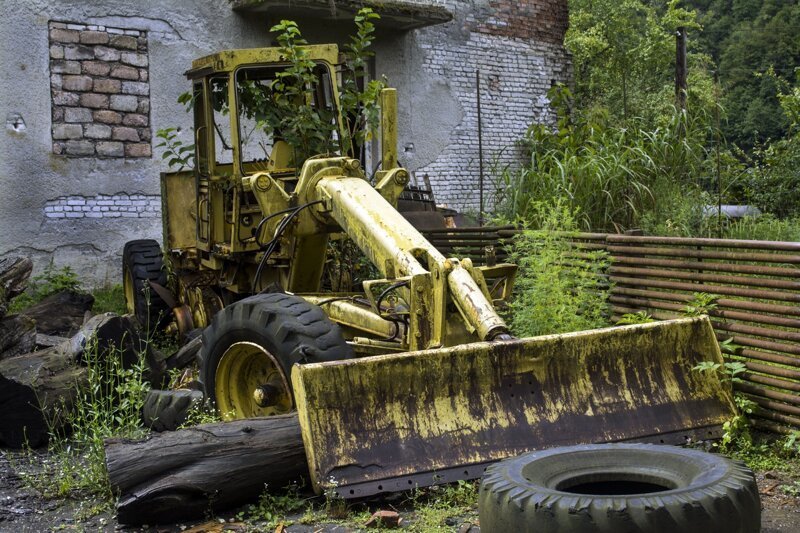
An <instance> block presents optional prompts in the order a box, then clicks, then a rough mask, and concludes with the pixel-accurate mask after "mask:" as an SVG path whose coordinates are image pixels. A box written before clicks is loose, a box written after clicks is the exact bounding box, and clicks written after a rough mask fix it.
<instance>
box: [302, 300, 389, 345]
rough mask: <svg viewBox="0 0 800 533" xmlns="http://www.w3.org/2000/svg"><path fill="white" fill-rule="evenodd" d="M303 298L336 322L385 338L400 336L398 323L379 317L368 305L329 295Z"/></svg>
mask: <svg viewBox="0 0 800 533" xmlns="http://www.w3.org/2000/svg"><path fill="white" fill-rule="evenodd" d="M303 298H304V299H305V300H307V301H309V302H311V303H312V304H314V305H318V306H320V307H322V308H323V309H324V311H325V314H326V315H328V318H330V319H331V320H333V321H334V322H336V323H338V324H342V325H345V326H348V327H352V328H355V329H358V330H360V331H364V332H366V333H371V334H373V335H377V336H379V337H383V338H385V339H389V338H402V333H403V332H402V331H400V330H399V329H398V324H397V323H395V322H390V321H388V320H386V319H384V318H381V317H380V316H378V315H377V314H375V312H374V311H373V310H372V309H370V308H369V307H365V306H362V305H358V304H357V303H355V302H352V301H350V300H340V299H335V298H331V297H330V296H327V295H323V296H316V295H315V296H308V295H303Z"/></svg>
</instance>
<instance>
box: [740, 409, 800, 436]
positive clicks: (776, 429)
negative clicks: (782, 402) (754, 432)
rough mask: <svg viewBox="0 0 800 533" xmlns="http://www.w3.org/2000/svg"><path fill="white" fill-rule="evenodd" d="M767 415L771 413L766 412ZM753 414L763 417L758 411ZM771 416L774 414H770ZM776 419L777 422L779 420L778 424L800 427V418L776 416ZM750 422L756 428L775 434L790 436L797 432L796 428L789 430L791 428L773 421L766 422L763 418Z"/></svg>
mask: <svg viewBox="0 0 800 533" xmlns="http://www.w3.org/2000/svg"><path fill="white" fill-rule="evenodd" d="M765 413H769V412H768V411H766V412H765ZM753 414H754V415H756V416H763V415H762V413H760V412H758V411H756V412H755V413H753ZM770 414H772V413H770ZM775 417H776V418H775V420H777V421H778V422H783V423H784V424H793V425H795V426H800V418H794V417H791V416H781V415H778V414H775ZM784 419H785V420H784ZM750 422H751V423H752V424H753V426H754V427H756V428H758V429H764V430H767V431H771V432H773V433H778V434H783V435H789V434H791V433H792V432H793V431H796V429H795V428H789V427H786V426H781V425H780V424H776V423H775V422H772V421H771V420H764V419H762V418H753V419H751V420H750Z"/></svg>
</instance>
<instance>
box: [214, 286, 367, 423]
mask: <svg viewBox="0 0 800 533" xmlns="http://www.w3.org/2000/svg"><path fill="white" fill-rule="evenodd" d="M237 343H253V344H255V345H258V346H260V347H261V348H263V349H264V350H266V351H267V352H268V353H269V354H270V355H271V356H272V357H274V359H275V360H276V361H277V363H278V365H279V366H280V369H279V370H280V372H281V373H282V379H283V382H284V383H285V384H286V386H287V387H288V388H289V391H290V392H291V375H292V366H293V365H294V364H295V363H322V362H326V361H337V360H340V359H350V358H351V357H353V349H352V347H351V346H350V345H348V344H347V343H346V342H345V340H344V337H343V336H342V332H341V329H340V328H339V326H338V325H336V324H334V323H333V322H331V321H330V319H328V317H327V316H326V315H325V313H324V312H323V311H322V309H321V308H320V307H318V306H316V305H314V304H311V303H309V302H307V301H306V300H304V299H303V298H300V297H299V296H294V295H290V294H285V293H267V294H257V295H255V296H250V297H249V298H245V299H244V300H240V301H238V302H236V303H234V304H231V305H229V306H227V307H225V308H224V309H223V310H222V311H220V312H219V313H217V314H216V316H215V317H214V319H213V321H212V323H211V325H210V326H209V327H207V328H206V329H205V331H203V347H202V348H201V350H200V381H201V382H202V383H203V388H204V390H205V393H206V400H208V401H210V402H211V403H212V405H215V406H217V407H218V408H219V405H218V402H217V395H216V392H215V389H216V381H217V369H218V366H219V364H220V361H221V359H222V357H223V355H225V353H226V352H227V351H228V349H229V348H230V347H231V346H233V345H234V344H237ZM293 406H294V403H293V401H292V408H293ZM222 414H223V416H225V414H224V413H222ZM253 416H260V415H256V414H254V415H253ZM248 418H249V416H248Z"/></svg>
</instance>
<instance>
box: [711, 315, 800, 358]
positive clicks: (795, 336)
mask: <svg viewBox="0 0 800 533" xmlns="http://www.w3.org/2000/svg"><path fill="white" fill-rule="evenodd" d="M711 324H712V325H713V326H714V329H716V330H720V331H730V332H732V333H744V334H745V335H755V336H757V337H766V338H768V339H775V340H782V341H794V342H800V333H798V332H794V331H786V330H782V329H770V328H760V327H757V326H748V325H747V324H740V323H732V322H719V321H714V320H712V321H711ZM798 353H800V347H799V348H798Z"/></svg>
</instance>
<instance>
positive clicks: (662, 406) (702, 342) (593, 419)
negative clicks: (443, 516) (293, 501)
mask: <svg viewBox="0 0 800 533" xmlns="http://www.w3.org/2000/svg"><path fill="white" fill-rule="evenodd" d="M703 361H712V362H717V363H721V362H722V356H721V354H720V350H719V346H718V345H717V342H716V339H715V337H714V333H713V330H712V328H711V324H710V322H709V321H708V319H707V318H705V317H703V318H690V319H679V320H671V321H665V322H654V323H650V324H641V325H633V326H623V327H616V328H608V329H601V330H593V331H583V332H577V333H570V334H563V335H548V336H542V337H533V338H527V339H520V340H513V341H505V342H494V343H492V342H480V343H474V344H467V345H462V346H456V347H453V348H441V349H434V350H425V351H418V352H411V353H403V354H396V355H382V356H375V357H366V358H363V359H355V360H347V361H337V362H332V363H321V364H309V365H302V366H295V367H294V369H293V372H292V381H293V383H294V390H295V397H296V399H297V408H298V412H299V415H300V424H301V427H302V431H303V440H304V442H305V446H306V453H307V457H308V461H309V469H310V473H311V477H312V481H313V485H314V488H315V490H317V491H318V492H321V491H331V490H332V491H335V492H336V493H338V494H339V495H340V496H342V497H345V498H352V497H360V496H367V495H370V494H374V493H378V492H386V491H395V490H403V489H409V488H413V487H415V486H425V485H431V484H435V483H440V482H449V481H454V480H457V479H470V478H476V477H480V475H481V474H482V473H483V469H484V468H485V466H486V465H487V464H489V463H491V462H494V461H497V460H500V459H503V458H505V457H509V456H514V455H518V454H521V453H524V452H527V451H530V450H534V449H540V448H547V447H551V446H559V445H566V444H575V443H599V442H613V441H626V440H637V441H649V442H656V443H659V442H662V443H673V444H676V443H683V442H685V441H686V440H687V439H693V440H694V439H704V438H710V437H715V436H718V435H719V433H720V430H721V425H722V424H723V423H724V422H725V421H726V420H727V419H729V418H730V417H731V416H732V415H733V414H734V412H735V407H734V404H733V402H732V395H731V391H730V387H729V386H728V384H727V383H722V382H720V380H719V378H718V376H716V375H715V374H714V373H713V372H698V371H693V370H692V368H693V367H695V366H696V365H697V364H698V363H701V362H703Z"/></svg>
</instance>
